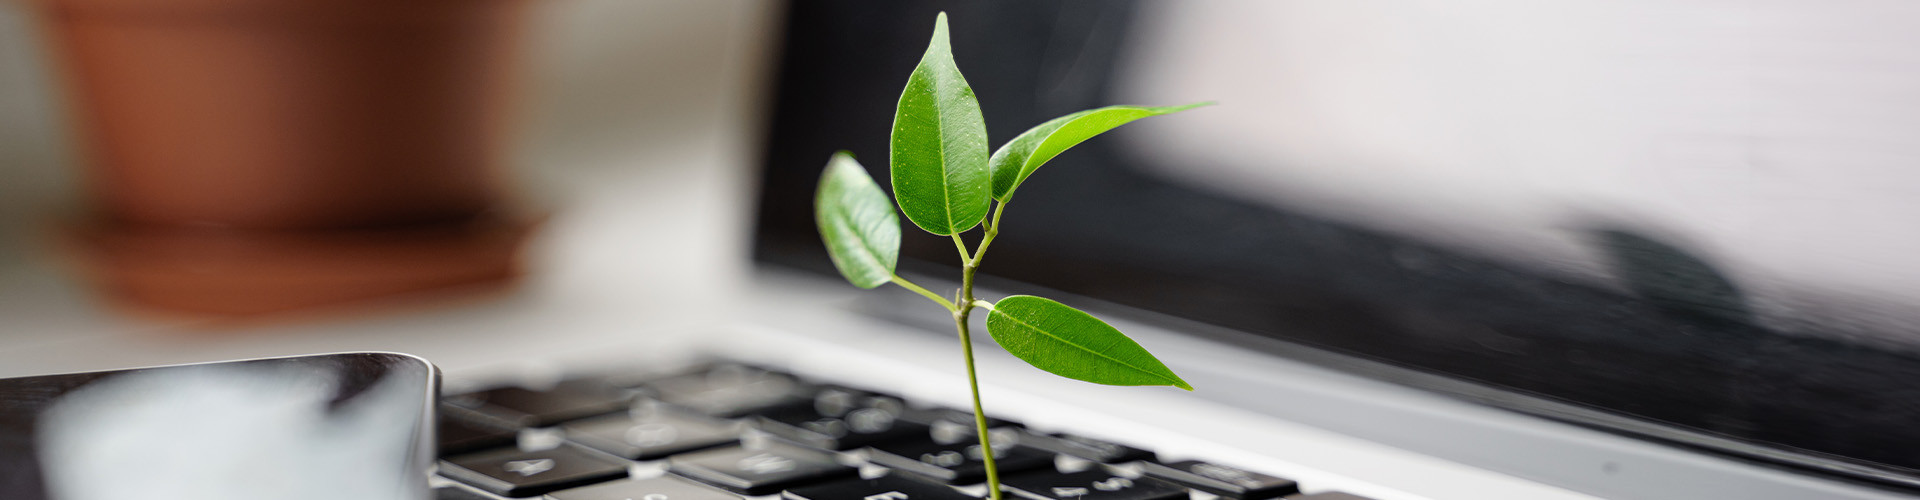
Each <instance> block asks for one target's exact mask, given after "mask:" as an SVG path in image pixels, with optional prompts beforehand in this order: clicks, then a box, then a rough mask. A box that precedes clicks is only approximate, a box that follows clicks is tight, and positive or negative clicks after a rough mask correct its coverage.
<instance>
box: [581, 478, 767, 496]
mask: <svg viewBox="0 0 1920 500" xmlns="http://www.w3.org/2000/svg"><path fill="white" fill-rule="evenodd" d="M547 496H550V497H553V498H554V500H643V499H652V500H740V495H735V494H732V493H727V492H725V491H720V490H718V489H715V488H714V487H712V486H707V485H704V484H700V483H696V482H693V481H688V480H686V479H683V478H680V477H678V476H660V477H654V478H649V479H637V480H632V481H616V482H611V483H603V484H596V485H593V486H588V487H585V488H574V489H570V490H564V491H556V492H553V493H550V494H548V495H547Z"/></svg>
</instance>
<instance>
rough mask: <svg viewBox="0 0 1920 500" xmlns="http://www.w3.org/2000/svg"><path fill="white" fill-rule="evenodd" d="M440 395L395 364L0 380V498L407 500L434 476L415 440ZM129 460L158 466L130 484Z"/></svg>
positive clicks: (292, 362) (299, 361) (360, 359)
mask: <svg viewBox="0 0 1920 500" xmlns="http://www.w3.org/2000/svg"><path fill="white" fill-rule="evenodd" d="M438 383H439V380H438V373H437V371H436V370H435V369H434V368H433V366H432V365H430V364H428V363H427V362H426V361H425V360H422V359H420V358H416V357H413V356H408V355H404V354H393V353H350V354H329V355H319V356H299V357H288V358H273V359H258V360H247V361H233V362H225V363H203V364H194V365H180V366H165V367H156V368H141V369H133V370H119V371H106V372H92V373H70V374H63V375H47V376H39V377H23V378H10V379H0V497H5V498H7V499H8V500H46V499H48V498H49V491H50V490H51V491H74V490H76V489H84V490H87V491H95V492H97V491H100V490H99V489H98V487H99V486H100V485H103V484H112V485H119V484H128V483H125V482H126V481H132V480H135V478H137V480H138V481H140V482H139V484H138V488H139V489H140V491H141V492H142V494H144V495H148V496H146V498H199V497H207V498H227V497H233V496H235V495H240V494H242V493H243V492H258V491H262V488H268V489H279V490H287V491H302V492H306V493H312V494H315V495H317V496H325V495H326V494H327V493H328V492H330V491H341V494H342V495H345V494H347V493H346V491H345V490H346V489H347V488H340V485H354V487H353V488H350V489H351V490H352V491H356V492H362V493H364V492H367V491H380V490H381V489H382V488H385V489H387V490H388V491H389V492H391V493H392V494H393V496H394V497H404V498H416V497H418V496H421V495H425V494H427V490H426V484H427V483H426V480H427V471H428V469H429V467H431V465H432V463H433V462H432V457H431V456H430V454H429V451H430V450H431V449H432V447H431V444H430V443H426V442H424V439H425V436H428V435H429V434H428V428H427V425H428V410H429V408H431V406H432V396H433V394H434V392H435V390H436V388H437V387H438ZM288 447H293V448H294V449H292V450H289V449H287V448H288ZM129 449H138V450H145V451H148V452H153V453H161V454H163V455H164V456H165V457H166V459H165V460H150V461H147V462H144V463H142V464H141V470H139V471H129V470H126V468H125V466H126V464H128V463H129V462H128V461H127V460H128V458H127V455H126V453H127V451H126V450H129ZM259 457H274V460H272V461H261V460H259V459H258V458H259ZM294 470H297V471H300V472H301V474H291V475H290V474H287V472H288V471H294ZM209 471H219V472H218V474H221V475H222V476H221V477H245V478H249V479H250V480H251V481H252V482H251V483H248V484H246V485H244V486H236V489H234V490H230V491H220V490H219V489H218V488H213V489H209V485H219V484H230V483H227V482H225V481H221V480H218V479H216V478H210V477H209V474H211V473H210V472H209ZM346 471H353V472H352V473H351V474H349V473H348V472H346ZM115 482H119V483H115ZM122 491H124V490H122Z"/></svg>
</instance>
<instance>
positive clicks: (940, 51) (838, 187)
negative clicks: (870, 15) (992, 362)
mask: <svg viewBox="0 0 1920 500" xmlns="http://www.w3.org/2000/svg"><path fill="white" fill-rule="evenodd" d="M1206 104H1207V103H1201V104H1190V105H1186V106H1170V107H1161V108H1148V107H1140V106H1108V107H1104V108H1098V109H1090V110H1086V111H1081V112H1078V113H1073V114H1069V115H1066V116H1062V117H1059V118H1055V119H1052V120H1048V121H1047V122H1046V123H1042V124H1040V125H1038V126H1035V127H1033V128H1032V129H1029V130H1027V131H1026V132H1023V133H1021V134H1020V135H1019V136H1018V137H1014V138H1013V140H1011V141H1007V143H1006V144H1004V145H1002V146H1000V150H998V151H995V152H994V153H993V155H992V156H988V155H987V130H986V124H985V122H983V121H982V120H981V118H980V103H979V101H977V100H975V99H974V96H973V89H972V88H971V87H968V86H967V81H966V80H965V79H964V78H962V77H961V76H960V70H959V68H957V67H955V65H954V63H953V54H952V48H951V47H950V46H949V44H948V41H947V15H946V14H945V13H941V14H940V15H939V17H938V18H937V19H936V20H935V21H934V27H933V41H932V42H931V43H930V44H929V45H928V46H927V53H926V55H925V56H923V57H921V59H920V64H919V66H917V67H915V68H914V69H913V74H912V76H910V77H908V78H907V88H906V90H905V91H904V92H902V93H901V94H900V104H899V107H898V108H897V109H896V110H895V112H894V118H893V140H892V148H891V152H890V154H889V156H888V160H889V161H888V164H889V166H890V168H891V170H892V175H893V195H894V198H895V199H896V200H898V201H899V206H900V211H901V212H904V213H906V214H907V220H910V221H913V224H914V225H916V226H920V228H921V229H924V230H926V231H927V232H929V233H933V234H934V235H937V236H950V237H952V238H953V245H954V247H955V248H956V249H958V250H959V251H960V289H959V290H957V291H956V292H955V293H954V294H953V295H952V296H942V295H940V294H938V293H934V292H932V291H928V290H927V289H926V288H924V287H921V286H920V285H916V284H914V283H913V282H911V281H907V280H906V279H905V278H901V277H900V276H899V275H897V274H894V267H895V264H896V262H897V261H898V260H899V256H900V218H899V216H898V215H896V214H894V211H893V203H891V202H889V201H888V200H887V195H886V193H884V192H882V191H881V190H880V187H879V185H878V184H876V183H874V181H873V178H872V177H869V176H868V175H867V171H866V169H865V168H863V167H861V166H860V164H859V163H857V162H856V161H854V159H853V155H851V154H848V153H847V152H845V151H842V152H839V153H835V154H834V155H833V158H832V159H830V160H828V161H827V168H826V172H825V173H824V174H822V175H821V177H820V186H819V190H818V191H817V192H816V193H815V197H814V212H815V217H816V219H817V222H818V223H819V226H820V236H821V238H822V239H824V240H825V241H826V246H827V252H828V254H829V255H830V256H831V257H832V258H833V265H834V267H836V268H839V270H840V274H841V275H844V276H846V278H847V281H850V282H853V285H854V286H857V287H860V288H875V287H878V286H881V285H885V284H887V283H893V284H895V285H899V286H900V287H902V288H906V289H908V290H912V291H913V292H914V293H918V294H920V295H922V296H925V297H926V298H927V299H929V300H932V301H933V302H934V303H936V304H940V307H944V308H946V309H947V312H948V313H951V314H952V316H953V324H954V327H955V328H957V329H958V330H959V332H960V349H961V352H962V353H963V354H964V355H965V358H966V365H967V383H968V385H969V386H970V388H971V390H972V392H973V417H974V425H975V431H976V434H977V435H978V436H979V438H980V451H981V453H980V455H981V459H982V460H983V461H984V462H985V465H986V469H987V487H988V491H989V492H991V494H992V495H993V499H994V500H999V499H1000V497H1001V492H1000V475H999V472H998V471H997V470H995V467H994V453H993V443H991V442H990V440H989V439H988V437H987V436H988V432H987V419H986V412H985V411H983V410H982V409H981V407H980V382H979V380H978V378H977V377H975V375H974V363H973V342H972V335H971V334H970V333H969V332H968V331H967V319H968V318H969V317H970V316H971V315H972V313H973V310H974V309H975V308H979V309H985V310H986V311H987V332H988V333H990V334H992V335H993V339H994V341H996V342H998V343H999V344H1000V346H1001V347H1003V348H1005V349H1006V350H1007V352H1009V353H1012V354H1013V355H1014V356H1015V357H1018V358H1020V359H1022V360H1025V361H1026V362H1027V363H1029V364H1032V365H1033V366H1034V367H1036V368H1039V369H1041V370H1046V371H1048V372H1052V373H1054V374H1056V375H1060V376H1062V377H1067V378H1071V379H1076V380H1083V381H1087V382H1092V383H1096V384H1107V385H1169V386H1174V387H1179V388H1181V389H1186V390H1193V386H1190V385H1187V382H1186V381H1185V380H1181V379H1180V376H1178V375H1175V374H1174V373H1173V370H1169V369H1167V366H1166V365H1165V364H1163V363H1161V362H1160V360H1159V359H1157V358H1154V357H1153V354H1151V353H1148V352H1147V350H1146V349H1145V348H1142V347H1140V344H1139V343H1136V342H1134V341H1133V339H1130V338H1127V336H1126V335H1124V334H1121V333H1120V331H1119V330H1117V329H1114V327H1112V326H1110V325H1108V324H1107V323H1106V322H1104V321H1101V320H1100V319H1099V318H1095V317H1093V316H1092V315H1089V314H1087V313H1085V312H1081V311H1080V310H1078V309H1074V308H1072V307H1067V306H1066V305H1063V304H1061V303H1059V302H1055V301H1052V300H1049V299H1044V298H1040V297H1034V296H1030V295H1015V296H1011V297H1006V298H1003V299H1000V301H999V302H997V303H988V302H987V301H984V300H979V299H977V298H975V297H974V295H973V278H974V273H975V272H976V271H978V270H979V268H980V262H981V260H982V259H984V258H986V255H987V247H988V246H990V245H992V244H993V240H994V238H995V237H997V236H999V235H1000V217H1001V216H1002V215H1005V214H1006V209H1007V204H1009V203H1012V202H1013V195H1014V193H1015V191H1016V190H1017V189H1018V188H1019V187H1020V184H1021V183H1022V182H1024V181H1026V180H1027V177H1028V176H1030V175H1033V172H1034V170H1036V169H1038V168H1040V166H1041V165H1044V164H1046V162H1047V161H1048V160H1051V159H1053V157H1054V156H1057V155H1059V154H1060V153H1061V152H1063V151H1066V150H1067V148H1071V147H1073V146H1074V145H1076V144H1079V143H1081V142H1082V141H1086V140H1087V139H1089V138H1092V137H1093V136H1096V135H1099V134H1100V133H1102V132H1106V131H1108V130H1112V129H1113V128H1115V127H1119V126H1121V125H1124V124H1126V123H1128V122H1131V121H1134V120H1138V119H1141V118H1146V117H1149V116H1158V115H1164V114H1169V113H1176V112H1180V111H1185V110H1188V109H1193V108H1196V107H1200V106H1204V105H1206ZM989 209H991V211H992V214H993V217H992V219H990V220H989V219H988V218H987V214H988V212H989ZM983 223H984V225H983ZM975 227H981V228H982V229H983V230H984V234H983V235H982V236H981V238H980V244H979V246H977V247H975V248H973V249H972V250H968V249H967V244H966V241H964V240H962V239H961V237H960V235H961V233H965V232H967V231H971V230H973V229H974V228H975Z"/></svg>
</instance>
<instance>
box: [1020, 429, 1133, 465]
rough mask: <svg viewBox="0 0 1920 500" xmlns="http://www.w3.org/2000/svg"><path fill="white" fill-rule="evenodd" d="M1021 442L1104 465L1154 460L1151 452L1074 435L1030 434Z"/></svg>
mask: <svg viewBox="0 0 1920 500" xmlns="http://www.w3.org/2000/svg"><path fill="white" fill-rule="evenodd" d="M1020 442H1021V443H1022V444H1026V445H1028V446H1032V447H1035V448H1039V449H1042V450H1047V451H1051V452H1054V453H1059V454H1062V455H1070V456H1075V457H1080V458H1084V459H1087V460H1092V461H1095V462H1100V463H1103V464H1116V463H1121V462H1132V461H1135V460H1153V459H1154V454H1153V452H1151V451H1147V450H1142V449H1139V448H1134V447H1132V446H1127V445H1124V444H1119V443H1113V442H1109V441H1102V440H1099V439H1094V438H1090V437H1086V436H1076V435H1073V434H1028V435H1026V436H1022V437H1021V438H1020Z"/></svg>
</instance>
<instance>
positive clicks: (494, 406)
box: [436, 363, 1367, 500]
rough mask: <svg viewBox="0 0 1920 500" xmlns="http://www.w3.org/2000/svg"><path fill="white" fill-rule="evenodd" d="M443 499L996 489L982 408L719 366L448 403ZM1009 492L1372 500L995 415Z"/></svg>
mask: <svg viewBox="0 0 1920 500" xmlns="http://www.w3.org/2000/svg"><path fill="white" fill-rule="evenodd" d="M439 418H440V421H439V425H438V428H439V439H440V442H439V450H440V459H441V461H440V475H441V476H442V477H444V478H447V479H449V480H451V482H455V483H459V486H454V485H447V486H443V487H441V488H439V489H438V490H436V494H437V495H438V498H439V499H440V500H456V499H458V500H470V499H495V498H502V497H505V498H528V497H542V496H543V495H544V498H550V499H555V500H729V499H731V500H738V499H741V498H744V497H759V496H764V497H769V498H770V497H772V496H774V495H778V497H779V498H781V499H782V500H967V499H978V498H982V497H984V496H986V487H985V486H984V483H985V481H986V471H985V465H984V462H983V460H982V458H983V457H982V455H983V453H982V452H981V450H980V447H979V438H978V437H977V436H976V435H975V427H974V422H973V414H972V413H969V412H966V411H960V410H955V409H951V408H934V407H925V406H921V405H915V404H914V403H913V402H912V401H907V400H904V399H902V398H899V397H895V396H891V395H887V394H884V393H879V392H874V391H868V390H863V389H859V388H854V387H845V386H840V385H832V384H824V383H819V382H816V381H810V380H806V379H804V378H801V377H799V376H796V375H793V374H789V373H783V372H779V371H774V370H768V369H763V368H758V367H753V366H748V365H743V364H735V363H717V364H712V365H707V366H704V367H702V368H700V369H696V370H691V371H687V372H683V373H679V374H675V375H669V376H664V377H657V378H648V379H641V380H633V381H625V380H621V379H618V378H613V377H598V378H591V377H590V378H576V379H570V380H568V381H566V382H563V383H560V384H558V385H556V386H555V387H552V388H550V389H547V390H538V391H536V390H529V389H525V388H519V387H503V388H496V389H491V390H484V391H476V392H471V393H464V394H457V395H450V396H446V397H443V398H442V399H441V403H440V416H439ZM988 420H989V426H990V429H991V430H989V438H990V440H991V441H992V442H993V443H994V447H993V448H994V450H993V451H994V459H995V463H996V464H997V465H998V467H999V471H1000V475H1001V483H1002V486H1003V487H1004V488H1005V490H1006V491H1007V492H1008V493H1009V495H1007V496H1008V498H1024V499H1029V500H1186V499H1202V500H1205V499H1213V498H1225V499H1233V500H1270V499H1279V498H1286V499H1289V500H1367V499H1365V498H1363V497H1358V496H1354V495H1350V494H1345V493H1317V494H1311V495H1302V494H1300V493H1299V488H1298V485H1297V484H1295V483H1294V482H1293V481H1291V480H1287V479H1284V478H1280V477H1276V476H1271V475H1267V474H1261V473H1258V472H1254V471H1247V470H1242V469H1239V468H1235V467H1230V466H1226V465H1221V464H1216V463H1211V462H1206V461H1200V460H1183V461H1171V462H1163V461H1161V460H1160V459H1159V457H1157V456H1156V455H1155V454H1154V452H1153V451H1151V450H1147V449H1143V448H1138V447H1134V446H1129V445H1126V444H1122V443H1114V442H1109V441H1104V440H1100V439H1094V438H1090V437H1085V436H1078V435H1074V434H1069V433H1041V432H1034V431H1031V430H1028V429H1026V428H1025V427H1024V426H1022V425H1020V424H1019V423H1018V422H1013V421H1008V420H1003V419H998V418H991V417H990V418H989V419H988Z"/></svg>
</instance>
